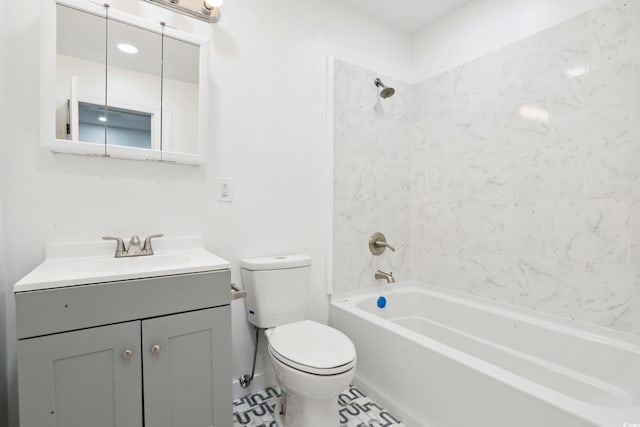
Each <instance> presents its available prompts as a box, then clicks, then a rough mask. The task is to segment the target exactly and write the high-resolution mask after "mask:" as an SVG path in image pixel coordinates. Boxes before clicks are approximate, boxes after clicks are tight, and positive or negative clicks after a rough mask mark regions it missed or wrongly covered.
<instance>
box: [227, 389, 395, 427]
mask: <svg viewBox="0 0 640 427" xmlns="http://www.w3.org/2000/svg"><path fill="white" fill-rule="evenodd" d="M279 397H280V390H279V389H278V388H277V387H269V388H267V389H266V390H263V391H259V392H257V393H253V394H250V395H248V396H245V397H243V398H240V399H236V400H234V401H233V426H234V427H241V426H249V427H277V426H276V422H275V420H274V418H273V411H275V410H276V405H277V404H278V400H279ZM338 407H339V412H340V425H341V426H342V427H389V426H395V427H406V426H405V425H404V424H402V423H401V422H400V420H398V419H397V418H396V417H394V416H393V415H391V414H390V413H389V412H387V411H386V410H385V409H383V408H381V407H380V406H379V405H378V404H376V403H375V402H373V401H372V400H371V399H369V398H368V397H367V396H366V395H365V394H364V393H363V392H361V391H360V390H358V389H357V388H356V387H355V386H350V387H349V389H348V390H346V391H345V392H344V393H342V394H340V396H338Z"/></svg>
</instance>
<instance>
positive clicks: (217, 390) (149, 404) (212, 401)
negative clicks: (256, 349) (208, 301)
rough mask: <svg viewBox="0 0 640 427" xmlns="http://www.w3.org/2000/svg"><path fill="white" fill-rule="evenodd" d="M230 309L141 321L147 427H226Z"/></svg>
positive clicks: (229, 399) (229, 396)
mask: <svg viewBox="0 0 640 427" xmlns="http://www.w3.org/2000/svg"><path fill="white" fill-rule="evenodd" d="M230 314H231V312H230V307H229V306H226V307H220V308H214V309H210V310H200V311H192V312H189V313H183V314H176V315H173V316H165V317H159V318H156V319H150V320H144V321H143V322H142V348H143V350H142V358H143V366H144V419H145V425H146V426H147V427H184V426H194V427H197V426H201V427H209V426H220V427H225V426H231V425H232V422H231V409H230V408H232V393H231V390H230V388H229V384H230V381H229V367H230V366H231V352H230V351H229V347H228V339H227V337H228V336H229V331H230V330H231V316H230Z"/></svg>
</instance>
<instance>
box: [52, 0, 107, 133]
mask: <svg viewBox="0 0 640 427" xmlns="http://www.w3.org/2000/svg"><path fill="white" fill-rule="evenodd" d="M106 22H107V21H106V19H105V18H104V17H102V16H97V15H94V14H91V13H88V12H84V11H79V10H76V9H73V8H71V7H67V6H63V5H60V4H58V5H56V28H57V34H56V105H55V108H56V138H57V139H62V140H70V141H75V142H78V141H82V142H93V143H99V144H104V141H105V124H104V122H99V123H96V124H95V125H93V127H92V129H91V132H90V133H89V132H83V131H82V129H81V126H80V120H81V118H80V115H81V111H80V108H79V105H80V103H81V102H83V103H87V102H89V103H91V104H93V105H98V106H104V105H105V85H104V82H105V76H106V74H105V53H104V52H105V45H106V35H105V34H106ZM79 34H81V35H82V36H81V37H79V36H78V35H79ZM82 115H83V116H84V115H86V112H83V113H82ZM83 137H86V138H87V139H84V138H83Z"/></svg>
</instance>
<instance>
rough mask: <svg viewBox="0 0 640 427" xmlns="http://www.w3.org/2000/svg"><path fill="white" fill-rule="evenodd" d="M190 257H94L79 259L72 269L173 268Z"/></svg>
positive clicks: (124, 269) (90, 270)
mask: <svg viewBox="0 0 640 427" xmlns="http://www.w3.org/2000/svg"><path fill="white" fill-rule="evenodd" d="M190 261H191V257H190V256H188V255H184V254H172V255H149V256H139V257H128V258H113V257H112V258H95V259H86V260H80V261H78V262H77V263H76V264H74V266H73V270H74V271H77V272H80V273H95V274H100V273H102V272H125V271H126V272H128V271H131V270H136V271H146V270H151V269H157V268H175V267H179V266H181V265H185V264H188V263H189V262H190Z"/></svg>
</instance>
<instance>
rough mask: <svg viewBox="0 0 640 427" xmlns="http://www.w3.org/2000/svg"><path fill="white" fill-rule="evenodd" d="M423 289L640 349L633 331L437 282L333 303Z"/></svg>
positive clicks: (410, 283) (406, 284)
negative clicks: (448, 286)
mask: <svg viewBox="0 0 640 427" xmlns="http://www.w3.org/2000/svg"><path fill="white" fill-rule="evenodd" d="M411 288H419V289H420V290H421V291H424V292H426V293H428V294H430V295H433V296H436V297H438V298H442V297H443V296H446V297H447V298H444V299H447V300H449V301H453V302H458V303H459V302H462V303H463V304H464V305H467V306H474V307H476V308H482V306H485V307H486V306H489V307H491V308H493V309H494V310H496V311H498V312H500V313H505V312H507V313H509V314H516V315H518V316H517V317H521V318H526V319H527V320H528V319H535V320H536V323H540V324H543V325H548V324H550V323H553V324H554V325H557V324H560V325H562V326H563V327H566V328H567V329H566V330H567V331H568V330H572V331H575V330H579V331H581V332H582V333H583V337H585V338H588V337H590V336H595V337H598V338H602V337H605V338H607V339H608V340H611V341H612V342H611V344H612V345H620V344H622V343H624V344H626V345H629V346H630V349H631V351H638V350H640V335H635V334H633V333H630V332H625V331H619V330H616V329H612V328H609V327H606V326H599V325H594V324H592V323H588V322H585V321H582V320H577V319H573V318H568V317H563V316H559V315H556V314H552V313H546V312H542V311H538V310H534V309H531V308H527V307H523V306H519V305H515V304H511V303H507V302H503V301H498V300H495V299H492V298H488V297H483V296H479V295H474V294H470V293H468V292H464V291H461V290H456V289H449V288H445V287H442V286H437V285H433V284H430V283H426V282H421V281H418V280H405V281H400V282H396V283H394V284H390V285H377V286H375V287H370V288H364V289H356V290H350V291H345V292H340V293H336V294H333V295H331V299H330V305H337V306H343V305H344V306H349V305H357V304H358V303H359V302H361V301H363V300H365V299H367V298H368V297H373V298H375V297H378V296H384V295H386V294H389V293H395V292H403V293H408V289H411ZM346 300H348V301H346Z"/></svg>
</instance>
